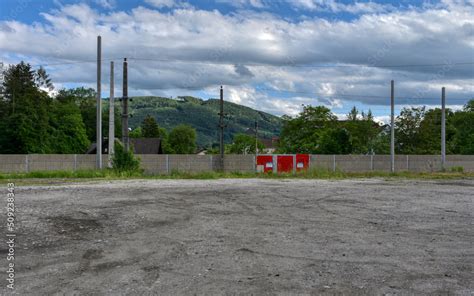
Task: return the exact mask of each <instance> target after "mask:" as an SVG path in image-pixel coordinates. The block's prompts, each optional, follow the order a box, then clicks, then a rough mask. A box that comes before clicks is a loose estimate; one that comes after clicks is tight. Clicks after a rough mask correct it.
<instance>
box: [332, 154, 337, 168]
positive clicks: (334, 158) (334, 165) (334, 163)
mask: <svg viewBox="0 0 474 296" xmlns="http://www.w3.org/2000/svg"><path fill="white" fill-rule="evenodd" d="M332 171H333V172H335V171H336V154H333V156H332Z"/></svg>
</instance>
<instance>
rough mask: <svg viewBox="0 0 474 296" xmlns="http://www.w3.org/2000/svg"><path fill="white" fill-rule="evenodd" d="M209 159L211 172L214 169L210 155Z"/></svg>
mask: <svg viewBox="0 0 474 296" xmlns="http://www.w3.org/2000/svg"><path fill="white" fill-rule="evenodd" d="M210 156H211V157H210V158H209V161H210V163H209V165H210V168H211V172H212V171H214V167H213V166H212V154H211V155H210Z"/></svg>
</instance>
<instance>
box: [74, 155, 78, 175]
mask: <svg viewBox="0 0 474 296" xmlns="http://www.w3.org/2000/svg"><path fill="white" fill-rule="evenodd" d="M74 171H77V154H74Z"/></svg>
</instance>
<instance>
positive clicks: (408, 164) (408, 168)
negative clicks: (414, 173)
mask: <svg viewBox="0 0 474 296" xmlns="http://www.w3.org/2000/svg"><path fill="white" fill-rule="evenodd" d="M408 157H409V156H408V154H407V171H409V170H410V162H409V159H408Z"/></svg>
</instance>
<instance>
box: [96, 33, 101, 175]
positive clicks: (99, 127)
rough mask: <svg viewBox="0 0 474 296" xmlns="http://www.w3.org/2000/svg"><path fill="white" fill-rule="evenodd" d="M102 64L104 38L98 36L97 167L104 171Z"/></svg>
mask: <svg viewBox="0 0 474 296" xmlns="http://www.w3.org/2000/svg"><path fill="white" fill-rule="evenodd" d="M101 63H102V38H101V37H100V36H97V100H96V105H97V108H96V109H97V114H96V127H97V129H96V143H97V145H96V148H97V152H96V167H97V168H98V169H102V102H101V94H100V93H101V90H100V78H101V77H100V75H101Z"/></svg>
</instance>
